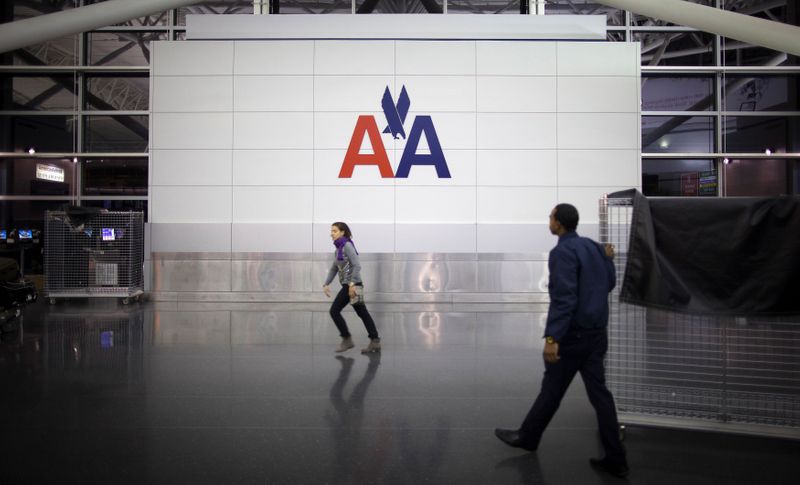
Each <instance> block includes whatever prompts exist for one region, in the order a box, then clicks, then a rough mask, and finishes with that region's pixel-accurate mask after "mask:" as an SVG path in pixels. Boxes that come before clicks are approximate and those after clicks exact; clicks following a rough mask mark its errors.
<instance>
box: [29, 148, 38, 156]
mask: <svg viewBox="0 0 800 485" xmlns="http://www.w3.org/2000/svg"><path fill="white" fill-rule="evenodd" d="M34 153H36V149H35V148H33V147H30V148H28V155H33V154H34Z"/></svg>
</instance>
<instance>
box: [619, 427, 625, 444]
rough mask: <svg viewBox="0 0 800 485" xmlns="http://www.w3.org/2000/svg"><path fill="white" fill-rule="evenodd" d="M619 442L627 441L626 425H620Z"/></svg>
mask: <svg viewBox="0 0 800 485" xmlns="http://www.w3.org/2000/svg"><path fill="white" fill-rule="evenodd" d="M619 440H620V441H625V425H624V424H620V425H619Z"/></svg>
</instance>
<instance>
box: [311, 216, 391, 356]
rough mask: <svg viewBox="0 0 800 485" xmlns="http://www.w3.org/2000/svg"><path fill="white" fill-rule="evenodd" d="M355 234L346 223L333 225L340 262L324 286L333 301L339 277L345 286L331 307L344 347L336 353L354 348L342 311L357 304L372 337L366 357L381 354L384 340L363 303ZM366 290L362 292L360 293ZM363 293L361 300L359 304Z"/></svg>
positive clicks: (359, 262)
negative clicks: (332, 291) (335, 280)
mask: <svg viewBox="0 0 800 485" xmlns="http://www.w3.org/2000/svg"><path fill="white" fill-rule="evenodd" d="M352 237H353V234H352V232H350V228H349V227H348V226H347V224H345V223H344V222H334V223H333V224H332V225H331V239H333V245H334V246H336V251H335V253H334V254H335V255H336V259H334V261H333V265H332V266H331V269H330V271H328V277H327V278H325V283H324V284H323V285H322V291H323V292H325V296H327V297H328V298H330V297H331V288H330V286H329V285H330V284H331V282H332V281H333V278H334V277H336V275H337V274H338V275H339V283H341V284H342V289H341V290H339V293H337V294H336V298H334V299H333V304H332V305H331V310H330V313H331V318H333V323H335V324H336V328H337V329H339V335H340V336H341V337H342V343H341V344H339V348H337V349H336V352H344V351H346V350H349V349H352V348H353V347H354V344H353V338H352V336H351V335H350V330H349V329H348V328H347V322H346V321H345V320H344V318H343V317H342V310H343V309H344V307H346V306H347V304H348V303H352V304H353V310H355V311H356V314H357V315H358V317H359V318H360V319H361V321H362V322H364V327H366V329H367V335H368V336H369V345H367V346H366V347H365V348H363V349H362V350H361V353H362V354H367V353H370V352H380V351H381V339H380V337H379V336H378V329H377V328H375V322H374V321H373V320H372V316H371V315H370V314H369V311H367V305H366V304H365V303H364V301H363V295H364V293H363V288H364V284H363V283H362V281H361V261H360V260H359V258H358V251H356V246H355V245H354V244H353V240H352V239H351V238H352ZM359 290H362V291H359ZM359 292H360V294H361V298H360V301H359Z"/></svg>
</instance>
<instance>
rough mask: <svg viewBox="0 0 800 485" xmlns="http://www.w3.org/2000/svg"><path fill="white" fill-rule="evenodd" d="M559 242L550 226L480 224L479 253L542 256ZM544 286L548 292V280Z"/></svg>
mask: <svg viewBox="0 0 800 485" xmlns="http://www.w3.org/2000/svg"><path fill="white" fill-rule="evenodd" d="M550 210H552V207H551V208H550ZM548 214H549V211H548ZM557 241H558V239H557V238H556V237H555V236H553V235H552V234H550V226H549V224H529V223H524V224H478V252H479V253H525V254H542V253H546V252H548V251H550V249H552V248H553V246H555V245H556V242H557ZM509 263H512V262H511V261H509ZM546 263H547V262H546V261H545V262H544V264H546ZM544 285H545V290H546V289H547V287H546V285H547V281H546V280H545V281H544Z"/></svg>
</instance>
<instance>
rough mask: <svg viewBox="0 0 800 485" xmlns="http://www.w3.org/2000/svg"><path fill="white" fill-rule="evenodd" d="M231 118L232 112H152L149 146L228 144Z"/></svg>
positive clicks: (211, 147)
mask: <svg viewBox="0 0 800 485" xmlns="http://www.w3.org/2000/svg"><path fill="white" fill-rule="evenodd" d="M232 119H233V114H232V113H154V114H153V122H152V126H153V132H152V133H151V134H150V140H151V148H153V149H159V148H165V149H199V150H214V149H222V148H231V146H232V144H233V127H232Z"/></svg>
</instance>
